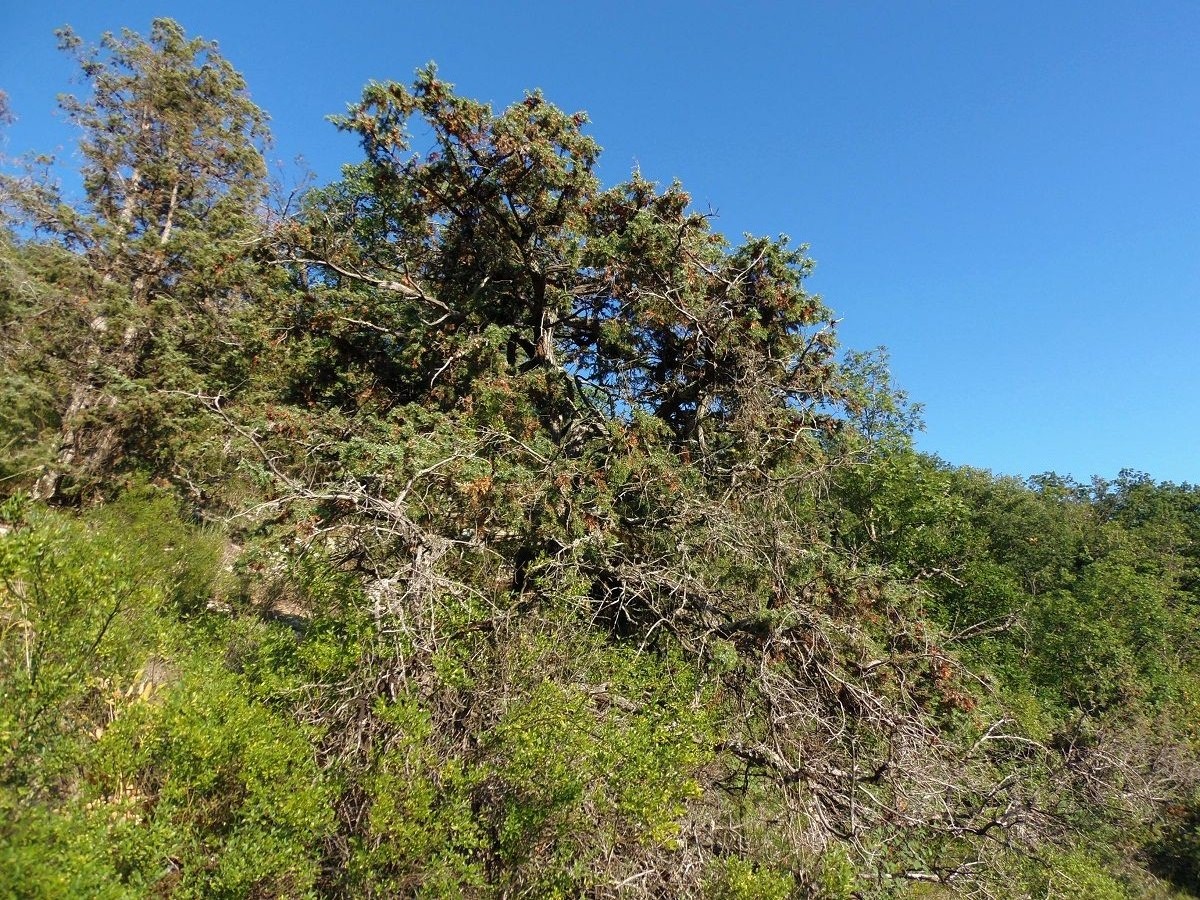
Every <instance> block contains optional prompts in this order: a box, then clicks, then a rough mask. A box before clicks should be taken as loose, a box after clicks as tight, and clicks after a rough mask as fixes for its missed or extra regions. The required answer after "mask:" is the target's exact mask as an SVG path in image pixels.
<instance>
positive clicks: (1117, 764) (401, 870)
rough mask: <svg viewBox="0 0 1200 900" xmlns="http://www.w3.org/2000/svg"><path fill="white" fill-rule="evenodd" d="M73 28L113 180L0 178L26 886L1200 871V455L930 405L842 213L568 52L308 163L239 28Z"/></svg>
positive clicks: (359, 113)
mask: <svg viewBox="0 0 1200 900" xmlns="http://www.w3.org/2000/svg"><path fill="white" fill-rule="evenodd" d="M59 38H60V43H61V46H62V48H63V50H64V51H66V52H68V53H70V54H72V55H73V56H74V58H75V59H76V60H77V62H78V65H79V69H80V73H81V76H82V85H83V87H84V90H82V91H81V92H80V94H79V96H72V95H67V96H64V97H63V98H62V99H61V101H60V103H61V108H62V110H63V112H64V114H65V115H66V117H67V118H68V120H69V121H71V122H72V123H73V124H75V125H76V126H78V128H79V131H80V145H79V148H80V153H79V157H78V158H79V159H80V161H81V171H80V179H81V184H82V195H81V196H80V197H79V198H72V197H70V196H68V195H67V194H65V193H64V192H63V191H62V190H61V189H60V188H59V187H58V186H57V184H56V182H55V181H54V180H53V179H51V178H49V177H47V176H46V173H45V169H44V167H43V166H42V165H41V164H40V163H39V162H38V161H37V160H31V161H28V164H27V165H25V166H24V167H22V166H21V165H19V164H18V163H10V164H8V165H7V166H6V167H5V169H4V171H3V174H2V175H0V352H2V353H3V358H4V360H5V362H6V365H5V366H4V367H3V369H2V370H0V446H2V447H3V448H4V449H3V452H2V453H0V501H2V505H0V811H2V812H3V813H4V815H3V816H2V817H0V889H2V890H0V892H2V893H4V894H5V896H8V895H12V896H20V897H26V896H28V897H42V896H44V897H60V896H80V897H87V896H96V897H123V896H165V897H210V896H218V897H221V896H228V897H249V896H253V897H264V898H265V897H281V898H282V897H306V896H313V897H315V896H321V897H396V896H431V897H439V896H447V897H457V896H470V897H517V896H521V897H577V896H587V897H674V896H679V897H714V898H716V897H722V898H724V897H745V898H760V897H761V898H771V897H775V898H786V897H818V898H845V900H849V898H884V897H955V896H968V897H995V898H1012V897H1030V898H1032V897H1061V898H1066V897H1095V898H1108V897H1111V898H1123V897H1163V898H1169V897H1189V896H1197V895H1198V894H1200V888H1198V884H1200V793H1198V788H1200V758H1198V756H1197V751H1198V749H1200V748H1198V745H1197V739H1198V737H1200V735H1198V734H1197V722H1198V721H1200V718H1198V715H1197V713H1198V712H1200V708H1198V707H1200V657H1198V655H1197V651H1198V649H1200V647H1198V640H1200V638H1198V635H1200V489H1198V488H1196V487H1194V486H1191V485H1187V484H1182V485H1180V484H1173V483H1167V482H1158V481H1156V480H1154V479H1153V478H1152V477H1150V476H1148V475H1145V474H1142V473H1139V472H1136V471H1133V470H1127V471H1125V472H1122V473H1121V474H1120V476H1119V477H1117V478H1116V479H1115V480H1112V481H1106V480H1104V479H1099V478H1097V479H1095V480H1093V481H1092V482H1091V483H1089V484H1080V483H1077V482H1075V481H1073V480H1072V479H1069V478H1063V477H1059V476H1056V475H1053V474H1046V475H1042V476H1038V477H1036V478H1033V479H1029V480H1024V481H1023V480H1018V479H1015V478H1010V477H1003V476H997V475H994V474H992V473H990V472H987V471H982V470H978V469H972V468H969V467H955V466H951V465H948V464H947V463H945V462H943V461H942V460H939V459H938V458H936V457H933V456H930V455H927V454H923V453H920V452H918V451H917V450H916V449H915V448H914V445H913V440H912V438H913V434H914V432H915V431H917V430H918V429H919V428H920V423H921V419H920V407H919V405H917V404H914V403H912V402H911V401H910V400H909V398H908V397H907V395H906V394H905V393H904V392H903V391H902V390H900V389H899V388H898V387H896V386H895V385H894V384H893V383H892V381H891V378H890V375H889V372H888V365H887V355H886V352H885V351H883V350H882V349H878V350H873V351H869V352H855V351H850V350H846V349H843V348H841V347H840V346H839V344H838V341H837V335H836V331H837V328H836V323H837V320H836V318H835V316H834V314H833V313H832V312H831V310H830V309H829V308H828V307H827V306H826V305H825V303H824V301H823V300H822V299H821V298H820V297H818V296H816V295H814V294H813V293H811V292H810V291H809V290H808V289H807V287H806V280H807V278H808V276H809V275H810V274H811V271H812V267H813V261H812V259H811V258H810V257H809V255H808V248H807V246H806V245H803V244H793V243H792V242H791V241H790V240H789V239H788V238H787V237H784V236H778V237H774V238H769V237H754V236H747V237H745V238H744V239H742V240H741V241H740V242H738V241H732V240H730V239H728V238H727V237H725V236H724V235H723V234H721V233H720V232H719V231H718V230H716V227H715V226H716V222H715V221H714V218H713V217H712V216H711V215H709V214H706V213H702V212H698V211H697V210H696V209H695V207H694V205H693V203H692V201H691V198H690V196H689V194H688V193H687V191H686V190H685V188H684V187H683V185H681V184H678V183H672V184H667V185H663V184H659V183H656V182H654V181H651V180H648V179H647V178H646V177H645V176H644V175H643V174H642V173H640V172H634V173H632V174H631V176H630V177H629V178H628V180H626V181H624V182H622V183H619V184H616V185H612V186H605V185H604V184H602V183H601V181H600V179H599V178H598V176H597V174H596V166H597V160H598V159H599V155H600V147H599V145H598V144H597V142H596V140H595V139H594V138H593V137H592V136H591V129H590V124H589V121H588V118H587V116H586V115H585V114H584V113H581V112H567V111H564V110H561V109H559V108H558V107H556V106H555V105H554V104H553V103H552V102H551V101H550V100H549V99H547V98H546V97H544V96H543V95H542V94H541V93H540V92H536V91H535V92H531V93H529V94H527V95H526V96H525V97H523V98H522V99H519V100H516V101H515V102H513V103H512V104H511V105H509V106H507V107H506V108H504V109H502V110H499V111H497V110H495V109H493V108H492V107H491V106H489V105H487V104H484V103H480V102H477V101H474V100H471V99H469V98H466V97H463V96H461V95H459V94H457V93H456V92H455V89H454V86H453V85H452V84H451V83H449V82H448V81H446V80H445V79H444V78H443V77H442V75H441V73H440V72H439V71H438V70H437V69H436V67H434V66H433V65H428V66H426V67H424V68H421V69H419V70H418V71H417V72H416V74H415V77H414V78H413V80H412V81H411V82H382V83H371V84H369V85H367V86H366V87H365V88H364V90H363V93H362V97H361V99H360V100H359V101H358V102H356V103H354V104H352V105H350V106H349V108H348V109H347V110H346V111H345V112H344V113H343V114H341V115H338V116H335V117H334V118H333V124H334V126H335V127H337V128H338V129H340V130H341V131H343V132H344V133H345V134H346V138H347V152H348V155H351V154H353V152H354V146H355V144H357V146H358V148H359V150H358V156H357V158H356V161H353V162H348V163H347V164H346V165H345V167H344V168H343V171H342V176H341V178H340V179H339V180H337V181H336V182H333V183H330V184H323V185H310V186H307V187H305V188H304V189H303V190H298V191H296V192H294V193H293V194H291V195H290V196H281V195H280V193H279V191H278V190H276V189H275V188H274V187H273V186H272V184H271V182H270V181H269V179H268V174H267V173H268V166H267V159H268V153H269V133H268V128H267V122H268V119H267V115H266V113H265V112H264V111H262V110H261V109H259V108H258V107H257V106H256V105H255V104H254V103H253V101H252V99H251V97H250V94H249V92H248V89H247V86H246V84H245V82H244V80H243V79H242V76H241V75H240V74H239V73H238V72H237V70H236V68H235V67H234V66H233V64H232V63H230V62H229V61H227V60H225V59H224V58H223V57H222V55H221V54H220V53H219V51H218V48H217V46H216V44H214V43H212V42H211V41H208V40H205V39H202V38H193V37H189V36H188V35H187V33H186V32H185V31H184V29H183V28H182V26H180V25H179V24H178V23H176V22H173V21H171V20H167V19H158V20H156V21H155V22H154V23H153V24H152V26H151V28H150V30H149V32H148V33H147V34H146V35H140V34H138V33H135V32H132V31H123V32H121V33H120V34H107V35H105V36H103V37H102V38H101V39H100V41H99V43H98V44H96V45H94V46H93V45H90V44H88V43H87V42H86V41H85V40H83V39H82V38H81V37H79V36H78V35H76V34H75V33H74V32H73V31H71V30H70V29H63V30H62V31H61V32H60V33H59ZM6 118H7V112H6V109H5V106H4V104H3V95H2V94H0V123H2V122H3V121H4V120H5V119H6ZM0 127H2V124H0ZM314 127H321V123H314ZM326 127H328V126H326ZM850 312H851V314H852V311H850Z"/></svg>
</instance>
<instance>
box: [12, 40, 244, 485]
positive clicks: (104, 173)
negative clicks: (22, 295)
mask: <svg viewBox="0 0 1200 900" xmlns="http://www.w3.org/2000/svg"><path fill="white" fill-rule="evenodd" d="M58 35H59V39H60V46H61V47H62V48H63V49H64V50H66V51H69V52H71V53H72V54H73V55H74V56H75V57H76V59H77V60H78V62H79V66H80V70H81V72H82V75H83V77H84V80H85V82H86V84H87V86H88V88H89V89H90V90H89V92H88V93H87V94H86V95H85V96H83V97H77V96H73V95H63V96H62V97H60V105H61V106H62V108H63V110H64V111H65V112H66V115H67V118H68V120H69V121H71V122H72V123H74V124H75V125H77V126H78V127H79V128H80V129H81V132H82V134H81V138H80V152H81V156H82V158H83V167H82V176H83V187H84V198H83V200H82V202H80V203H78V204H68V203H65V202H63V200H62V198H61V197H60V196H59V194H58V193H57V191H55V190H52V189H48V188H45V187H44V186H43V187H40V188H34V189H28V188H27V189H24V190H20V189H17V187H16V184H15V183H14V182H9V183H8V187H9V193H10V194H11V195H12V196H10V198H9V203H10V205H15V206H18V207H23V212H24V214H25V217H26V221H27V222H28V223H29V224H31V225H32V226H34V227H35V228H38V229H40V230H43V231H49V232H51V233H53V234H56V235H58V236H59V237H60V238H61V240H62V241H63V242H64V243H65V244H66V245H67V246H68V247H70V248H71V249H74V250H78V251H80V252H82V253H83V254H84V255H85V256H86V258H87V260H88V262H89V265H90V271H91V272H92V273H93V276H94V280H93V282H92V284H91V286H90V287H89V288H87V289H86V290H85V291H84V293H85V294H86V296H85V297H83V298H79V299H82V300H83V301H84V304H85V306H86V307H87V309H88V310H89V312H88V316H87V318H88V320H89V321H90V323H91V324H90V328H89V331H88V332H87V333H85V334H83V335H81V337H80V341H81V343H82V344H83V346H81V347H80V348H79V352H78V353H77V359H78V360H79V361H80V363H81V366H80V370H79V372H78V377H77V382H76V384H75V387H74V389H73V390H72V391H71V396H70V399H69V401H68V403H67V409H66V412H65V414H64V417H63V428H62V436H61V448H60V452H59V459H58V465H57V466H55V467H53V470H52V471H49V472H47V474H46V475H45V477H43V478H42V479H41V481H40V482H39V486H38V491H39V493H40V494H41V495H43V496H47V497H49V496H53V495H55V494H56V493H58V492H59V489H60V482H61V479H62V475H63V474H65V473H72V474H73V475H74V476H76V479H75V480H76V481H77V482H79V483H80V484H83V485H86V483H87V481H88V480H89V479H95V478H96V477H98V476H100V475H101V474H102V473H104V472H105V471H107V470H108V469H110V468H111V465H112V463H113V462H114V460H115V459H116V458H117V457H118V456H119V455H120V454H121V452H122V450H123V445H124V444H125V442H126V440H127V438H128V437H129V435H130V433H131V430H132V428H133V427H134V425H135V424H138V420H139V419H140V424H138V427H141V428H143V429H144V428H145V427H146V426H147V425H148V424H149V422H148V419H150V418H153V416H154V413H153V412H152V411H151V409H150V405H148V404H147V403H146V402H145V396H146V391H147V390H154V389H156V388H160V387H162V386H163V385H164V384H167V383H171V382H183V383H188V382H190V381H193V380H194V379H193V378H190V377H189V374H188V373H192V374H194V373H196V372H203V371H204V370H205V369H207V368H210V367H211V366H212V365H213V364H214V360H213V356H214V354H215V353H216V350H215V346H214V344H215V342H214V334H215V332H217V331H218V330H219V329H220V328H221V327H222V324H223V320H224V319H225V318H226V317H227V316H228V313H229V310H230V306H231V304H233V303H235V302H236V300H237V297H238V295H239V292H240V290H241V288H242V286H243V285H244V284H245V282H246V274H247V268H248V266H250V265H251V262H250V260H251V255H250V254H249V252H248V251H249V249H250V247H251V246H252V245H253V244H254V243H255V241H256V240H257V239H258V236H259V218H258V213H259V206H260V204H261V202H262V199H263V196H264V194H265V190H266V187H265V186H266V178H265V176H266V167H265V163H264V160H263V156H262V152H261V151H262V147H263V144H264V141H265V140H266V116H265V114H264V113H263V112H262V111H261V110H260V109H259V108H258V107H257V106H256V105H255V104H254V103H253V101H251V99H250V97H249V95H248V93H247V91H246V85H245V82H244V80H243V79H242V76H241V75H240V74H239V73H238V72H237V71H236V70H235V69H234V68H233V66H232V65H231V64H230V63H229V62H228V61H227V60H226V59H224V58H223V57H222V56H221V55H220V53H219V52H218V50H217V45H216V44H215V43H213V42H211V41H205V40H203V39H200V38H188V37H187V36H186V35H185V34H184V31H183V29H182V28H181V27H180V26H179V25H178V24H177V23H176V22H173V21H171V20H170V19H156V20H155V21H154V22H153V24H152V25H151V28H150V33H149V36H148V37H142V36H141V35H139V34H136V33H134V32H132V31H128V30H126V31H124V32H122V33H121V34H120V35H119V36H118V35H113V34H106V35H104V37H103V38H102V39H101V41H100V43H99V44H98V45H96V46H88V45H86V44H85V43H84V42H83V41H82V40H81V39H80V38H79V37H78V36H77V35H76V34H75V33H74V32H73V31H72V30H71V29H69V28H64V29H62V30H60V31H59V32H58ZM138 395H141V396H142V400H141V401H139V403H138V404H135V406H139V407H140V409H138V410H137V411H135V410H133V409H132V408H129V409H125V410H123V411H122V410H120V409H119V407H121V406H122V402H121V399H120V398H122V397H124V398H126V399H128V398H130V397H134V396H138Z"/></svg>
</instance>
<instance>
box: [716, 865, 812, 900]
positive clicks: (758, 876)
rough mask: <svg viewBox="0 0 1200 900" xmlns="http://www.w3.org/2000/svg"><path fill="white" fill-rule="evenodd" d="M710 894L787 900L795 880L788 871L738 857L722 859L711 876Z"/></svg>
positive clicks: (740, 899)
mask: <svg viewBox="0 0 1200 900" xmlns="http://www.w3.org/2000/svg"><path fill="white" fill-rule="evenodd" d="M706 887H707V894H708V896H710V897H713V898H717V897H729V898H735V900H760V898H761V900H787V898H789V897H792V896H794V893H795V889H796V882H795V879H794V878H793V876H792V875H791V874H790V873H787V872H775V871H773V870H771V869H765V868H760V867H758V866H756V865H754V864H753V863H750V862H747V861H746V860H744V859H741V858H740V857H737V856H731V857H728V858H727V859H724V860H721V861H720V862H719V863H717V864H715V865H714V866H713V871H712V873H711V874H710V875H709V879H708V883H707V885H706Z"/></svg>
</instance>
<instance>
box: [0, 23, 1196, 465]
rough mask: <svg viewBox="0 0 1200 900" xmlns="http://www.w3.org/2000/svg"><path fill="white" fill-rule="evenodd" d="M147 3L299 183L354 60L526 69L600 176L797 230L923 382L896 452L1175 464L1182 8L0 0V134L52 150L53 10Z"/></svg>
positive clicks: (505, 94)
mask: <svg viewBox="0 0 1200 900" xmlns="http://www.w3.org/2000/svg"><path fill="white" fill-rule="evenodd" d="M1135 7H1136V8H1135ZM158 15H166V16H171V17H173V18H176V19H178V20H179V21H180V22H182V23H183V25H184V26H185V27H186V28H187V29H188V31H189V32H190V33H193V34H201V35H203V36H205V37H209V38H214V39H216V40H217V41H219V43H220V45H221V49H222V51H223V52H224V54H225V55H226V56H228V57H229V58H230V59H231V60H232V61H233V62H234V64H235V65H236V66H237V67H238V68H239V69H240V70H241V71H242V72H244V73H245V75H246V77H247V80H248V82H249V84H250V89H251V92H252V94H253V96H254V98H255V100H257V102H258V103H259V104H260V105H261V106H263V107H264V108H265V109H266V110H267V111H268V112H269V113H270V114H271V116H272V124H273V128H274V131H275V134H276V147H275V155H276V156H277V157H279V158H280V159H283V160H291V159H292V158H293V157H294V156H296V155H297V154H302V155H303V156H304V157H305V159H306V161H307V164H308V165H309V166H310V167H311V168H312V169H313V170H314V171H315V172H316V173H317V174H318V176H319V177H320V178H321V179H322V180H327V179H330V178H333V177H335V176H336V174H337V171H338V167H339V165H340V164H341V163H343V162H348V161H354V160H356V159H357V157H358V151H357V147H356V146H355V145H354V143H353V141H352V140H351V139H350V138H349V137H347V136H345V135H340V134H338V133H337V132H336V131H335V130H334V129H333V128H332V127H331V126H329V125H328V124H326V123H325V122H324V121H323V117H324V116H325V115H328V114H330V113H335V112H339V111H341V110H342V109H343V108H344V107H345V105H346V103H347V102H349V101H351V100H353V99H355V98H356V96H357V95H358V93H359V91H360V89H361V87H362V85H363V84H364V83H365V82H366V81H367V80H369V79H372V78H374V79H388V78H395V79H400V80H406V79H408V78H409V77H410V75H411V73H412V71H413V69H415V68H416V67H417V66H419V65H421V64H423V63H424V62H426V61H428V60H431V59H432V60H436V61H437V62H438V64H439V66H440V67H441V70H442V73H443V75H444V76H445V77H446V78H447V79H449V80H450V81H453V82H455V83H456V84H457V85H458V87H459V90H460V91H461V92H463V93H465V94H467V95H470V96H474V97H478V98H481V99H485V100H490V101H492V102H493V103H495V104H496V105H497V106H502V105H504V104H507V103H508V102H510V101H512V100H514V99H519V98H520V97H521V96H522V93H523V91H524V90H526V89H530V88H535V87H540V88H542V89H544V91H545V92H546V95H547V96H548V98H549V99H551V100H553V101H554V102H556V103H557V104H558V105H560V106H563V107H566V108H568V109H571V110H576V109H586V110H588V111H589V113H590V114H591V117H592V126H591V129H592V133H593V134H594V135H595V137H596V138H597V139H598V140H599V142H600V143H601V145H602V146H604V148H605V154H604V157H603V159H602V162H601V175H602V177H603V178H604V180H605V181H606V182H608V183H612V182H615V181H618V180H621V179H622V178H624V177H625V176H626V175H628V173H629V171H630V169H631V168H632V167H633V166H635V165H638V166H640V167H641V169H642V172H643V174H645V175H646V176H647V177H649V178H652V179H655V180H659V181H664V182H666V181H670V180H671V179H673V178H679V179H680V180H681V181H682V182H683V183H684V185H685V186H686V187H687V188H688V190H689V191H690V192H691V194H692V196H693V197H694V198H695V200H696V202H697V204H698V205H699V206H701V207H703V208H706V209H707V208H709V207H711V208H713V209H714V210H716V211H717V212H718V213H719V218H718V220H717V223H716V225H717V227H718V228H720V229H721V230H723V231H725V232H726V233H728V234H730V235H733V236H737V235H739V234H741V233H742V232H747V231H749V232H753V233H756V234H771V235H774V234H779V233H786V234H789V235H791V236H792V237H793V239H795V240H797V241H804V242H807V243H810V244H811V245H812V254H813V256H814V257H815V258H816V259H817V261H818V267H817V273H816V275H815V276H814V277H813V279H812V281H811V282H810V287H811V288H812V289H813V290H815V291H817V292H819V293H821V294H822V295H823V297H824V298H825V301H826V303H827V304H828V305H829V306H831V307H832V308H833V309H834V310H836V311H837V313H838V314H839V316H841V317H842V319H843V324H842V328H841V338H842V342H843V344H845V345H847V346H850V347H854V348H868V347H873V346H876V345H879V344H885V345H887V346H888V348H889V349H890V351H891V355H892V363H893V366H892V368H893V373H894V375H895V377H896V379H897V381H898V382H899V383H900V384H901V385H902V386H903V387H905V388H906V389H907V390H908V391H909V393H910V394H911V395H912V396H913V398H914V399H916V400H918V401H920V402H922V403H924V405H925V417H926V421H927V424H928V428H927V431H926V433H925V434H924V435H923V436H922V437H921V438H920V446H921V447H922V449H925V450H928V451H931V452H935V453H937V454H939V455H940V456H942V457H943V458H945V459H947V460H949V461H950V462H953V463H961V464H969V465H975V466H981V467H985V468H990V469H993V470H994V471H997V472H1004V473H1009V474H1020V475H1029V474H1035V473H1039V472H1044V471H1048V470H1054V471H1057V472H1059V473H1062V474H1070V475H1074V476H1075V477H1077V478H1080V479H1087V478H1089V477H1090V476H1091V475H1093V474H1099V475H1103V476H1112V475H1114V474H1115V473H1116V472H1117V471H1118V470H1119V469H1120V468H1122V467H1126V466H1128V467H1133V468H1137V469H1141V470H1144V471H1147V472H1149V473H1151V474H1152V475H1154V476H1155V477H1157V478H1161V479H1170V480H1175V481H1191V482H1193V483H1195V482H1200V454H1197V453H1196V452H1195V451H1194V448H1196V447H1197V446H1200V343H1198V341H1200V303H1198V302H1197V301H1198V300H1200V51H1198V50H1197V48H1198V47H1200V4H1197V3H1194V2H1148V3H1144V4H1128V3H1115V2H1086V3H1085V2H1064V0H1056V2H1054V3H1049V4H1047V3H1045V2H1040V3H1027V2H1003V3H1000V2H983V0H979V2H969V3H966V2H963V3H951V2H948V0H947V2H920V0H916V2H907V0H906V2H900V0H896V2H893V3H883V2H827V3H765V2H760V3H741V4H738V5H737V8H735V7H734V5H733V4H724V3H723V4H717V3H704V2H678V3H677V2H670V3H666V2H664V3H643V4H634V3H624V2H622V3H606V2H599V0H596V2H592V3H588V4H572V3H565V2H559V3H548V2H543V3H521V4H517V3H509V4H501V3H487V4H485V3H466V2H458V3H449V2H443V3H434V2H424V3H408V2H387V3H382V2H364V0H360V2H356V3H345V4H326V3H319V4H318V3H307V4H306V3H297V2H291V3H278V2H257V3H246V2H242V3H237V4H234V3H230V2H227V0H209V2H204V3H199V2H195V3H186V2H172V0H160V2H157V3H145V2H140V0H125V2H120V3H116V2H110V3H103V2H95V0H93V2H79V0H66V2H58V3H50V4H44V5H39V6H35V4H32V3H6V4H3V7H2V8H0V32H2V33H3V34H4V35H5V38H6V39H5V42H4V43H5V50H4V53H3V54H2V55H0V88H2V89H4V90H6V91H7V92H8V93H9V95H10V100H11V102H12V106H13V108H14V111H15V112H16V113H17V115H18V116H19V117H20V119H19V121H18V122H17V124H16V125H14V126H13V127H11V128H10V129H9V132H8V140H7V147H6V148H5V149H6V151H7V152H8V153H9V154H17V153H20V152H24V151H26V150H29V149H38V150H54V149H56V148H61V153H62V156H63V159H64V162H66V163H68V164H69V163H70V154H71V145H72V141H73V139H74V136H73V135H72V134H71V132H70V131H69V130H68V129H66V128H65V127H64V126H63V125H62V123H61V122H60V121H58V120H56V119H55V117H54V116H53V110H54V97H55V95H56V93H58V92H59V91H62V90H70V89H71V85H70V83H69V79H70V78H71V77H72V74H73V73H72V66H71V64H70V62H69V60H67V59H66V58H65V57H62V56H61V55H59V54H58V53H57V52H56V51H55V49H54V45H55V41H54V38H53V35H52V31H53V29H54V28H55V27H57V26H59V25H62V24H64V23H68V22H69V23H71V24H72V25H73V26H74V27H75V28H76V30H77V31H78V32H79V33H80V34H81V35H83V36H84V37H85V38H88V39H95V38H97V37H98V36H99V34H100V33H101V32H102V31H104V30H114V29H118V28H120V27H122V26H129V27H132V28H135V29H137V30H145V29H146V28H147V26H148V24H149V21H150V19H151V18H152V17H154V16H158Z"/></svg>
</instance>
